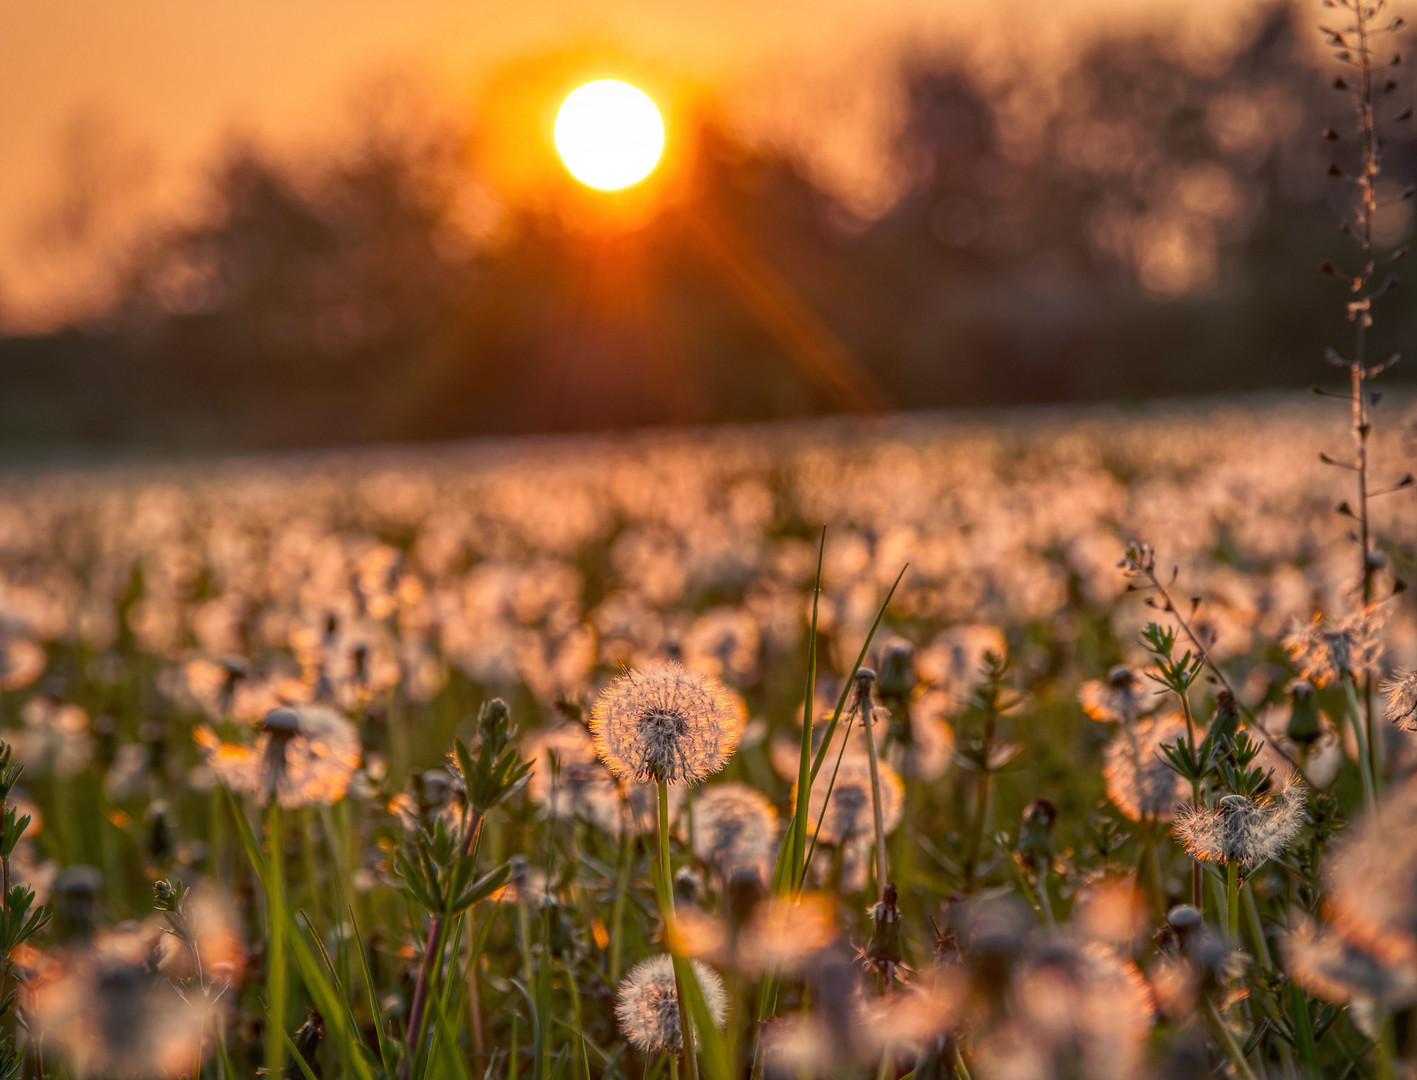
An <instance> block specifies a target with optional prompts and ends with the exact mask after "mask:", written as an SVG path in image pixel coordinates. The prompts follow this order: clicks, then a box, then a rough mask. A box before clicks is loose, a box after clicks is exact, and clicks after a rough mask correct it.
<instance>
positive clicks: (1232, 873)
mask: <svg viewBox="0 0 1417 1080" xmlns="http://www.w3.org/2000/svg"><path fill="white" fill-rule="evenodd" d="M1225 937H1226V939H1227V940H1228V941H1229V942H1230V947H1231V948H1232V949H1233V948H1235V947H1237V946H1238V945H1239V943H1240V864H1239V862H1237V861H1236V860H1235V859H1231V860H1230V861H1229V862H1227V863H1226V864H1225Z"/></svg>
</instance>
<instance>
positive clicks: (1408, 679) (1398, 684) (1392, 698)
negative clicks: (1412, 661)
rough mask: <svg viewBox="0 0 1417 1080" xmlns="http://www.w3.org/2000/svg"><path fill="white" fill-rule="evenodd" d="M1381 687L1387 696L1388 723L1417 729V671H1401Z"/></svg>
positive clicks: (1406, 728)
mask: <svg viewBox="0 0 1417 1080" xmlns="http://www.w3.org/2000/svg"><path fill="white" fill-rule="evenodd" d="M1381 689H1382V692H1383V693H1384V694H1385V695H1386V696H1387V719H1388V723H1390V724H1392V725H1393V726H1395V727H1397V728H1400V729H1401V730H1403V731H1417V671H1399V672H1397V673H1396V674H1394V675H1393V677H1392V678H1391V679H1388V680H1387V681H1386V682H1384V683H1383V684H1382V687H1381Z"/></svg>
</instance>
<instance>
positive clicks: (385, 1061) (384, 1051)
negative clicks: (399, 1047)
mask: <svg viewBox="0 0 1417 1080" xmlns="http://www.w3.org/2000/svg"><path fill="white" fill-rule="evenodd" d="M348 910H349V925H350V926H352V927H354V942H355V944H356V945H357V946H358V947H359V963H360V967H361V969H362V970H363V972H364V986H365V989H366V990H367V991H368V995H369V1015H370V1016H371V1017H372V1018H373V1020H374V1029H375V1031H377V1032H378V1036H379V1064H380V1065H382V1066H383V1069H384V1072H386V1073H388V1074H389V1075H390V1076H392V1075H393V1069H392V1068H390V1066H389V1053H388V1047H387V1045H386V1042H385V1037H384V1017H383V1014H382V1013H381V1011H380V1009H379V992H378V990H376V989H375V987H374V969H373V968H372V967H370V965H369V954H368V952H367V951H366V950H365V948H364V935H363V934H361V933H360V932H359V920H358V919H356V918H355V917H354V908H353V906H349V908H348Z"/></svg>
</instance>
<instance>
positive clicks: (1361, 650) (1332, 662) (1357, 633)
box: [1284, 604, 1384, 687]
mask: <svg viewBox="0 0 1417 1080" xmlns="http://www.w3.org/2000/svg"><path fill="white" fill-rule="evenodd" d="M1383 619H1384V615H1383V610H1382V608H1381V607H1380V606H1379V605H1377V604H1370V605H1368V606H1367V607H1365V608H1363V609H1362V610H1360V611H1358V612H1356V613H1355V614H1353V615H1351V616H1350V617H1349V618H1347V619H1345V620H1344V621H1343V622H1341V623H1334V622H1332V621H1330V620H1328V619H1325V618H1323V617H1322V616H1320V615H1316V616H1314V618H1313V620H1312V621H1311V622H1309V624H1308V625H1306V626H1296V627H1294V628H1293V629H1292V630H1290V632H1289V633H1288V634H1287V635H1286V636H1285V638H1284V647H1285V648H1286V649H1287V650H1288V651H1289V655H1290V657H1291V658H1292V659H1293V661H1294V665H1295V666H1296V667H1297V668H1298V669H1299V677H1300V678H1302V679H1306V680H1308V681H1309V682H1311V683H1313V684H1314V685H1315V686H1317V687H1324V686H1327V685H1328V684H1329V683H1331V682H1333V680H1334V679H1337V678H1341V677H1342V676H1345V675H1347V676H1351V677H1352V678H1355V679H1357V678H1361V677H1362V676H1364V675H1372V674H1374V673H1375V672H1376V670H1377V667H1378V664H1379V662H1380V661H1381V660H1382V656H1383V638H1382V628H1383Z"/></svg>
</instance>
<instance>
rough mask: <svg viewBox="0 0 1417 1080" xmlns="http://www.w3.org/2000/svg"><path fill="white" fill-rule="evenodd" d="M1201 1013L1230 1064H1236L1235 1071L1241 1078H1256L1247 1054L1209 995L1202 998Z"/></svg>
mask: <svg viewBox="0 0 1417 1080" xmlns="http://www.w3.org/2000/svg"><path fill="white" fill-rule="evenodd" d="M1201 1015H1202V1016H1204V1017H1205V1022H1206V1026H1207V1027H1209V1028H1210V1033H1211V1035H1212V1036H1214V1037H1215V1041H1216V1043H1218V1044H1219V1046H1220V1049H1221V1050H1222V1051H1223V1052H1224V1054H1225V1056H1226V1057H1228V1058H1229V1059H1230V1064H1232V1065H1233V1066H1235V1073H1236V1075H1238V1076H1239V1077H1240V1080H1256V1077H1255V1074H1254V1070H1252V1069H1251V1068H1250V1063H1249V1062H1248V1061H1246V1060H1245V1054H1244V1052H1243V1051H1242V1050H1241V1049H1240V1044H1239V1043H1237V1042H1236V1041H1235V1036H1234V1035H1233V1034H1232V1033H1231V1031H1230V1029H1229V1028H1228V1027H1226V1026H1225V1021H1223V1020H1221V1019H1220V1015H1219V1014H1218V1013H1217V1012H1216V1011H1215V1006H1214V1005H1213V1004H1212V1003H1211V1000H1210V999H1209V998H1207V997H1202V998H1201Z"/></svg>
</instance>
